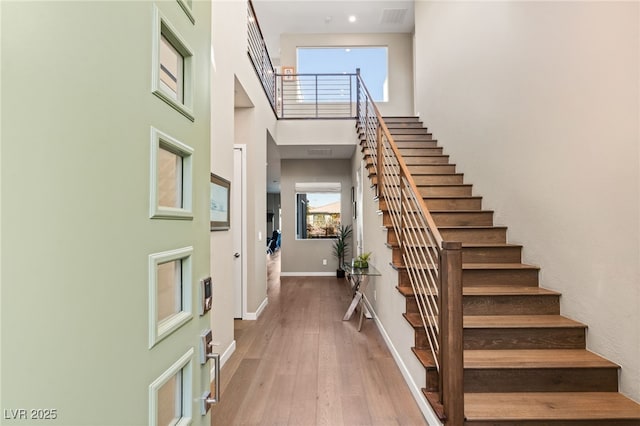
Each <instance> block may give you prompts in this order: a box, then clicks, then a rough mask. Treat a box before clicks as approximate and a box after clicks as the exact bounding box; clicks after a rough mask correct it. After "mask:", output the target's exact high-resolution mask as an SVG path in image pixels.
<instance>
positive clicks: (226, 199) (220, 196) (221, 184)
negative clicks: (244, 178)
mask: <svg viewBox="0 0 640 426" xmlns="http://www.w3.org/2000/svg"><path fill="white" fill-rule="evenodd" d="M230 201H231V182H229V181H228V180H226V179H224V178H221V177H220V176H218V175H214V174H213V173H211V186H210V200H209V203H210V206H209V216H210V221H211V230H212V231H224V230H227V229H229V228H230V222H231V219H230V216H229V213H230V212H229V207H230Z"/></svg>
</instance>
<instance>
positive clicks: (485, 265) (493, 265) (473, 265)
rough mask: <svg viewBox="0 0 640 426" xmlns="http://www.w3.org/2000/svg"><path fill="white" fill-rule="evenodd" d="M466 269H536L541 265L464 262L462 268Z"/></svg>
mask: <svg viewBox="0 0 640 426" xmlns="http://www.w3.org/2000/svg"><path fill="white" fill-rule="evenodd" d="M465 269H467V270H468V269H476V270H478V269H481V270H492V269H493V270H495V269H520V270H522V269H535V270H539V269H540V267H539V266H534V265H527V264H526V263H463V264H462V270H463V271H464V270H465Z"/></svg>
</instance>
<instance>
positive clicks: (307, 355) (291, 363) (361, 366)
mask: <svg viewBox="0 0 640 426" xmlns="http://www.w3.org/2000/svg"><path fill="white" fill-rule="evenodd" d="M278 256H279V253H277V254H276V256H274V257H270V258H269V259H268V263H269V275H268V276H269V280H268V297H269V305H268V306H267V308H266V309H265V311H264V312H263V313H262V315H261V316H260V318H259V319H258V320H257V321H239V320H238V321H236V322H235V337H236V351H235V352H234V354H233V355H232V356H231V358H230V359H229V360H228V361H227V363H226V364H225V366H224V367H223V369H222V373H221V376H222V379H221V380H222V381H221V383H220V384H221V394H222V398H221V401H220V402H219V403H218V404H216V405H215V406H214V407H213V409H212V422H211V424H212V425H214V426H218V425H224V426H227V425H261V426H264V425H295V426H311V425H330V426H338V425H349V426H351V425H412V426H413V425H416V426H418V425H425V424H426V422H425V420H424V418H423V416H422V413H421V412H420V410H419V409H418V406H417V404H416V403H415V401H414V399H413V397H412V395H411V393H410V391H409V389H408V387H407V385H406V383H405V382H404V379H403V378H402V375H401V373H400V370H399V369H398V367H397V366H396V364H395V362H394V360H393V358H392V356H391V353H390V352H389V350H388V349H387V347H386V344H385V342H384V340H383V338H382V336H381V335H380V333H379V332H378V329H377V327H376V325H375V323H374V322H373V321H372V320H365V322H364V323H363V326H362V331H361V332H360V333H359V332H358V331H357V326H358V324H357V322H358V318H357V317H358V316H357V315H354V316H353V318H352V319H351V321H348V322H347V321H345V322H343V321H342V316H343V315H344V312H345V311H346V309H347V307H348V305H349V301H350V300H351V296H350V295H349V291H348V290H347V284H346V282H345V281H344V280H342V279H340V280H338V279H336V278H333V277H282V278H281V279H280V277H279V259H278Z"/></svg>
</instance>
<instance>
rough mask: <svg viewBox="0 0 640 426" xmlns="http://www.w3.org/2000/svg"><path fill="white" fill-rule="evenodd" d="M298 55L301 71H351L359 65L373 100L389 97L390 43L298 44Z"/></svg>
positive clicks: (380, 100) (315, 72)
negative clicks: (319, 45) (307, 45)
mask: <svg viewBox="0 0 640 426" xmlns="http://www.w3.org/2000/svg"><path fill="white" fill-rule="evenodd" d="M297 55H298V73H299V74H334V73H338V74H350V73H355V72H356V69H358V68H359V69H360V75H361V77H362V79H363V81H364V83H365V84H366V85H367V89H369V92H370V93H371V96H372V97H373V100H374V101H378V102H386V101H388V100H389V93H388V92H389V87H388V85H389V82H388V80H389V78H388V71H387V70H388V68H389V67H388V49H387V47H378V46H364V47H363V46H355V47H354V46H344V47H299V48H298V52H297ZM352 97H355V91H354V93H352Z"/></svg>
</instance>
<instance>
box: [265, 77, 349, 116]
mask: <svg viewBox="0 0 640 426" xmlns="http://www.w3.org/2000/svg"><path fill="white" fill-rule="evenodd" d="M356 77H357V76H356V74H355V73H340V74H336V73H333V74H329V73H326V74H284V75H283V74H276V94H277V106H276V115H277V117H278V118H284V119H351V120H353V118H354V117H355V116H356V96H355V93H356V87H357V85H356Z"/></svg>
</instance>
